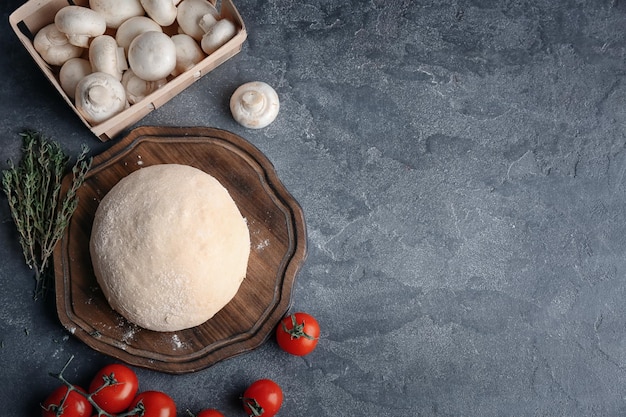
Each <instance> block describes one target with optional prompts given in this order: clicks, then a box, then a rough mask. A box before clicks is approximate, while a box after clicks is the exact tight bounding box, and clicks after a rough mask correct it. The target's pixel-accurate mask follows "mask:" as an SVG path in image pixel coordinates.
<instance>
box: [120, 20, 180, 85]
mask: <svg viewBox="0 0 626 417" xmlns="http://www.w3.org/2000/svg"><path fill="white" fill-rule="evenodd" d="M128 64H129V66H130V68H131V69H132V70H133V71H134V73H135V74H137V76H138V77H139V78H141V79H143V80H146V81H156V80H160V79H161V78H166V77H167V76H168V75H169V74H171V73H172V71H174V68H176V46H175V45H174V42H173V41H172V39H171V38H170V37H169V36H167V35H166V34H165V33H162V32H144V33H142V34H141V35H139V36H137V37H136V38H135V39H133V41H132V42H131V44H130V46H129V47H128Z"/></svg>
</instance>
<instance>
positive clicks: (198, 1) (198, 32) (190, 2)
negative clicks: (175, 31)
mask: <svg viewBox="0 0 626 417" xmlns="http://www.w3.org/2000/svg"><path fill="white" fill-rule="evenodd" d="M206 15H210V16H212V17H213V18H214V19H215V20H217V19H219V16H220V15H219V12H218V11H217V9H216V8H215V6H214V5H212V4H211V3H209V2H208V1H207V0H183V1H182V2H180V4H179V5H178V15H177V16H176V22H177V23H178V27H179V29H180V30H181V31H182V33H186V34H187V35H189V36H191V37H192V38H194V39H195V40H197V41H200V40H201V39H202V36H203V35H204V30H203V29H202V27H200V22H201V21H202V20H203V18H204V22H205V23H204V24H205V25H207V21H208V20H210V17H205V16H206Z"/></svg>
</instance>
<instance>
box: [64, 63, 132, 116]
mask: <svg viewBox="0 0 626 417" xmlns="http://www.w3.org/2000/svg"><path fill="white" fill-rule="evenodd" d="M75 96H76V99H75V100H76V103H75V104H76V109H77V110H78V112H79V113H80V114H81V115H82V116H83V117H84V118H85V120H87V121H88V122H89V123H91V124H98V123H101V122H104V121H105V120H107V119H109V118H111V117H113V116H115V115H116V114H118V113H120V112H121V111H122V110H124V109H125V108H126V106H127V105H128V102H127V101H126V91H125V90H124V86H123V85H122V83H121V82H120V81H118V80H117V79H116V78H115V77H114V76H112V75H111V74H107V73H104V72H92V73H91V74H89V75H87V76H85V77H84V78H83V79H82V80H80V81H79V82H78V84H77V85H76V93H75Z"/></svg>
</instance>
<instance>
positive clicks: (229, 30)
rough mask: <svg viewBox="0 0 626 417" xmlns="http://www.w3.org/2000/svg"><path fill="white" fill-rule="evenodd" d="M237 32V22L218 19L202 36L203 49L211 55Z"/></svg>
mask: <svg viewBox="0 0 626 417" xmlns="http://www.w3.org/2000/svg"><path fill="white" fill-rule="evenodd" d="M236 33H237V28H236V27H235V24H234V23H233V22H231V21H230V20H228V19H221V20H218V21H217V23H215V24H214V25H213V26H211V27H210V28H209V30H208V31H207V32H206V33H205V34H204V36H203V37H202V43H201V46H202V50H203V51H204V52H205V53H206V54H207V55H210V54H212V53H213V52H215V51H217V50H218V49H219V47H220V46H222V45H224V44H225V43H226V42H228V41H229V40H231V39H232V38H233V36H235V34H236Z"/></svg>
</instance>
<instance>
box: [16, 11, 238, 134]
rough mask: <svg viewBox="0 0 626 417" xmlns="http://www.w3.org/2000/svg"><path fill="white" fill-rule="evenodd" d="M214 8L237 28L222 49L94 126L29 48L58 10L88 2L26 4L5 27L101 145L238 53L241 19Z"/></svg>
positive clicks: (53, 72) (50, 68)
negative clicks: (10, 31)
mask: <svg viewBox="0 0 626 417" xmlns="http://www.w3.org/2000/svg"><path fill="white" fill-rule="evenodd" d="M210 1H211V3H213V4H214V5H216V0H210ZM220 3H221V4H220V5H218V7H219V10H220V14H221V16H222V18H227V19H230V20H231V21H232V22H234V23H235V25H236V26H237V33H236V34H235V36H234V37H233V38H232V39H231V40H229V41H228V42H227V43H226V44H225V45H223V46H222V47H220V48H219V49H218V50H217V51H215V52H213V53H212V54H210V55H208V56H207V57H206V58H205V59H203V60H202V61H201V62H199V63H198V64H196V65H195V66H194V67H193V68H191V69H190V70H188V71H186V72H184V73H182V74H180V75H178V76H177V77H173V78H171V79H170V80H169V81H168V82H167V84H165V85H164V86H163V87H161V88H159V89H158V90H156V91H155V92H153V93H152V94H150V95H148V96H146V97H145V98H144V99H143V100H141V101H139V102H137V103H135V104H133V105H132V106H130V107H129V108H128V109H126V110H124V111H123V112H121V113H119V114H117V115H116V116H113V117H112V118H110V119H108V120H106V121H104V122H102V123H99V124H97V125H91V124H90V123H89V122H88V121H87V120H85V119H84V118H83V117H82V116H81V115H80V113H79V112H78V110H77V109H76V107H75V106H74V103H73V101H72V99H71V98H70V97H68V96H67V94H65V92H64V91H63V88H61V84H60V83H59V80H58V76H57V74H58V70H59V68H58V67H54V66H51V65H49V64H48V63H46V62H45V61H44V60H43V59H42V58H41V56H40V55H39V53H38V52H37V51H36V50H35V48H34V46H33V39H34V37H35V34H36V33H37V32H38V31H39V30H40V29H41V28H42V27H44V26H46V25H48V24H50V23H52V22H53V21H54V15H55V14H56V12H57V11H58V10H60V9H61V8H62V7H65V6H67V5H71V4H75V5H79V6H87V7H88V6H89V1H88V0H30V1H28V2H26V3H24V5H22V6H21V7H20V8H18V9H17V10H15V11H14V12H13V13H12V14H11V15H10V16H9V23H10V24H11V27H12V28H13V30H14V31H15V34H16V35H17V37H18V38H19V40H20V41H21V42H22V44H23V45H24V47H25V48H26V50H27V51H28V52H29V53H30V55H31V56H32V57H33V59H34V60H35V62H36V63H37V65H38V66H39V68H40V69H41V71H43V73H44V74H45V76H46V77H47V78H48V80H49V81H50V82H51V83H52V85H53V86H54V87H55V88H56V89H57V91H58V92H59V94H60V95H61V97H62V98H63V100H65V102H66V103H67V104H68V105H69V106H70V107H71V108H72V110H74V112H75V113H76V114H77V115H78V117H79V118H80V119H81V120H82V121H83V123H84V124H85V125H86V126H87V127H88V128H89V129H90V130H91V131H92V132H93V133H94V134H95V135H96V136H97V137H98V138H100V140H102V141H107V140H109V139H111V138H113V137H114V136H116V135H117V134H118V133H120V132H121V131H122V130H124V129H126V128H128V127H130V126H131V125H133V124H135V123H136V122H138V121H139V120H141V119H142V118H143V117H144V116H146V115H147V114H148V113H150V112H151V111H152V110H154V109H157V108H159V107H161V106H162V105H163V104H165V103H167V102H168V101H169V100H170V99H172V98H173V97H174V96H176V94H178V93H180V92H181V91H182V90H184V89H185V88H187V87H189V86H190V85H191V84H193V83H194V82H195V81H197V80H199V79H200V78H201V77H202V76H204V75H205V74H207V73H208V72H210V71H212V70H213V69H215V68H216V67H218V66H219V65H220V64H222V63H224V62H225V61H227V60H228V59H230V58H231V57H233V56H234V55H236V54H237V53H238V52H239V51H241V48H242V45H243V43H244V41H245V40H246V38H247V33H246V28H245V25H244V23H243V20H242V19H241V16H240V14H239V12H238V11H237V9H236V8H235V5H234V4H233V2H232V0H222V1H221V2H220ZM175 26H176V24H174V25H173V26H171V27H168V28H164V32H166V33H169V34H174V33H176V32H177V27H175Z"/></svg>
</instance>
